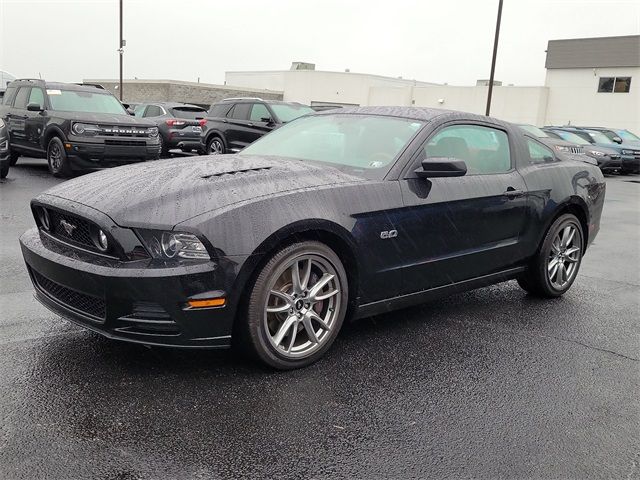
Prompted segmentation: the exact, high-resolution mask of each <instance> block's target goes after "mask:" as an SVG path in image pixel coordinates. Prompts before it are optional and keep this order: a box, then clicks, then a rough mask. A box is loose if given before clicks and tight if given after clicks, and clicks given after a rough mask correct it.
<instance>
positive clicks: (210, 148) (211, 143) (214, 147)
mask: <svg viewBox="0 0 640 480" xmlns="http://www.w3.org/2000/svg"><path fill="white" fill-rule="evenodd" d="M224 153H225V148H224V142H223V141H222V139H221V138H220V137H216V136H214V137H211V138H210V139H209V140H208V141H207V150H206V152H205V154H206V155H223V154H224Z"/></svg>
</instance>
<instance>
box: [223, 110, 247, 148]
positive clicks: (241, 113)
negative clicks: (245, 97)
mask: <svg viewBox="0 0 640 480" xmlns="http://www.w3.org/2000/svg"><path fill="white" fill-rule="evenodd" d="M250 109H251V104H250V103H236V104H235V105H234V106H233V108H231V110H229V112H228V113H227V118H226V123H227V128H226V131H225V132H224V133H225V140H226V142H227V149H228V150H230V151H231V152H238V151H240V150H242V149H243V148H244V147H246V146H247V145H249V144H250V143H251V141H250V139H251V132H250V130H249V123H250V122H249V111H250Z"/></svg>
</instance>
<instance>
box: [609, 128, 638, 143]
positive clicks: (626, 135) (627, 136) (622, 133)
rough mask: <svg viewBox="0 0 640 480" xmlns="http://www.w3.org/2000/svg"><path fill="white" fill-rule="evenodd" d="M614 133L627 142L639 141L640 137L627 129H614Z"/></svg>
mask: <svg viewBox="0 0 640 480" xmlns="http://www.w3.org/2000/svg"><path fill="white" fill-rule="evenodd" d="M614 132H616V134H617V135H618V136H619V137H620V138H621V139H622V140H626V141H629V142H640V137H638V136H637V135H634V134H633V133H631V132H630V131H629V130H614Z"/></svg>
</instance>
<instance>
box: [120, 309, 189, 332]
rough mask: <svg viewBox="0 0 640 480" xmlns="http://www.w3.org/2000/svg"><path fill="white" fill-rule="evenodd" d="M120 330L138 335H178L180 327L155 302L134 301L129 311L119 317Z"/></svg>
mask: <svg viewBox="0 0 640 480" xmlns="http://www.w3.org/2000/svg"><path fill="white" fill-rule="evenodd" d="M118 320H120V322H122V323H121V325H122V326H121V327H119V328H118V329H117V330H118V331H121V332H128V333H137V334H140V335H179V334H180V327H179V326H178V324H177V323H176V322H174V321H173V320H172V319H171V316H170V315H169V314H168V313H167V311H166V310H165V309H164V308H163V307H162V305H159V304H157V303H153V302H134V303H133V306H132V309H131V313H130V314H129V315H125V316H122V317H120V318H119V319H118Z"/></svg>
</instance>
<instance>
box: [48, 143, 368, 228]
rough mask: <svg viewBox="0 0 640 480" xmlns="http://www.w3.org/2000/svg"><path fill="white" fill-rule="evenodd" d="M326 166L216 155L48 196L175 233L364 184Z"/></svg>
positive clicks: (95, 180)
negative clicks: (226, 211) (272, 201)
mask: <svg viewBox="0 0 640 480" xmlns="http://www.w3.org/2000/svg"><path fill="white" fill-rule="evenodd" d="M362 181H365V179H364V178H361V177H357V176H354V175H350V174H346V173H343V172H341V171H340V170H338V169H336V168H334V167H331V166H329V165H326V164H312V163H309V162H303V161H299V160H292V159H284V158H278V157H261V156H251V155H211V156H204V157H183V158H178V159H170V160H160V161H154V162H147V163H141V164H136V165H128V166H124V167H117V168H112V169H109V170H103V171H101V172H96V173H92V174H89V175H85V176H83V177H79V178H75V179H73V180H69V181H67V182H64V183H61V184H60V185H58V186H56V187H54V188H52V189H50V190H48V191H46V192H45V193H44V194H42V195H41V196H40V197H38V200H40V201H43V202H45V203H46V196H47V195H52V196H55V197H60V198H64V199H67V200H71V201H73V202H77V203H80V204H83V205H85V206H88V207H91V208H94V209H96V210H99V211H101V212H103V213H105V214H106V215H108V216H109V217H111V219H112V220H113V221H114V222H115V223H117V224H118V225H120V226H126V227H146V228H172V227H173V226H175V225H176V224H178V223H180V222H184V221H186V220H188V219H190V218H192V217H195V216H197V215H201V214H203V213H206V212H209V211H212V210H216V209H220V208H224V207H228V206H230V205H233V204H236V203H239V202H247V201H252V200H255V199H257V198H261V197H265V196H270V195H278V194H281V193H284V192H287V191H292V190H299V189H309V188H314V187H320V186H323V185H333V184H338V183H348V182H362Z"/></svg>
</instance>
